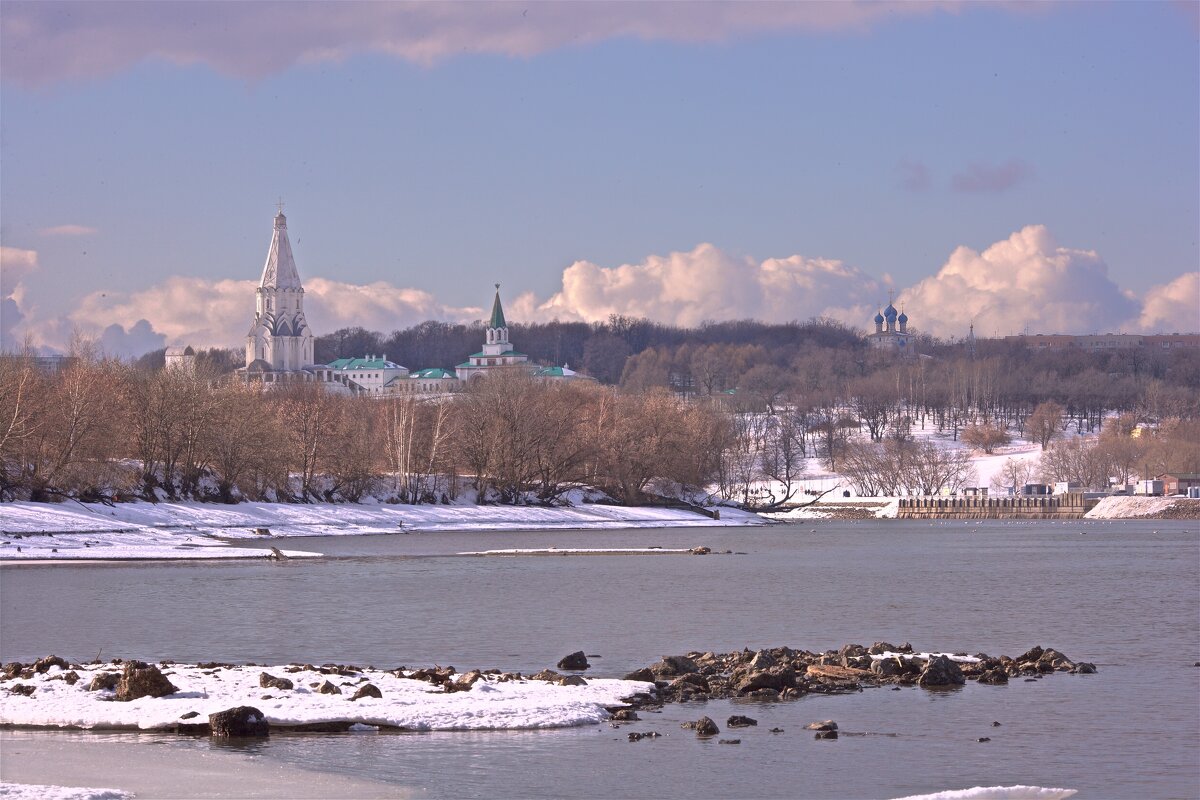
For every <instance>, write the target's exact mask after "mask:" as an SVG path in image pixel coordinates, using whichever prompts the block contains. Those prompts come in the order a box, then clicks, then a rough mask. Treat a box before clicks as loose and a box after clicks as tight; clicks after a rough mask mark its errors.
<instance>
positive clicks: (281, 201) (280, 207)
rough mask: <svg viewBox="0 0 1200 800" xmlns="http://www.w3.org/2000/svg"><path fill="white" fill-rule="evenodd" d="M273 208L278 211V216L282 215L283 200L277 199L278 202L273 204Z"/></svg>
mask: <svg viewBox="0 0 1200 800" xmlns="http://www.w3.org/2000/svg"><path fill="white" fill-rule="evenodd" d="M275 207H276V208H278V209H279V213H280V214H282V213H283V198H282V197H280V198H279V202H278V203H276V204H275Z"/></svg>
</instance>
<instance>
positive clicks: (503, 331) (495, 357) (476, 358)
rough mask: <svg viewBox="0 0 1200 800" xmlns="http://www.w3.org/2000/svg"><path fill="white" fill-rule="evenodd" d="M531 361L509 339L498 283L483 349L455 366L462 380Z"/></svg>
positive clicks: (455, 370) (485, 331)
mask: <svg viewBox="0 0 1200 800" xmlns="http://www.w3.org/2000/svg"><path fill="white" fill-rule="evenodd" d="M528 361H529V356H527V355H525V354H524V353H518V352H517V351H516V350H515V349H514V348H513V346H512V343H511V342H509V341H508V323H507V322H505V321H504V307H503V306H502V305H501V304H500V284H498V283H497V284H496V298H495V299H494V300H493V301H492V316H491V317H490V318H489V319H488V323H487V328H486V329H485V330H484V342H483V349H482V350H480V351H479V352H478V353H472V354H471V355H470V356H468V357H467V360H466V361H464V362H463V363H461V364H459V365H458V366H457V367H455V368H454V372H455V374H456V375H458V379H459V380H461V381H469V380H471V379H472V378H477V377H480V376H482V375H486V374H488V372H491V371H494V370H496V369H499V368H503V367H515V366H518V365H520V364H525V363H527V362H528Z"/></svg>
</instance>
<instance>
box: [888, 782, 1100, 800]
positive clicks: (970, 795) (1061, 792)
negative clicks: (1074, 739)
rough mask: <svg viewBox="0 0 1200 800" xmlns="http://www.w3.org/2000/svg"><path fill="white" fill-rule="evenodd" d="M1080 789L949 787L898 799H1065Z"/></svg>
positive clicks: (1019, 786) (1018, 786)
mask: <svg viewBox="0 0 1200 800" xmlns="http://www.w3.org/2000/svg"><path fill="white" fill-rule="evenodd" d="M1077 792H1078V789H1053V788H1049V787H1045V786H1022V785H1017V786H973V787H971V788H970V789H948V790H946V791H944V792H934V793H933V794H914V795H909V796H908V797H901V798H898V800H1064V798H1067V797H1071V796H1072V795H1074V794H1076V793H1077Z"/></svg>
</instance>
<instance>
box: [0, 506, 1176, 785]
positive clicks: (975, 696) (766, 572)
mask: <svg viewBox="0 0 1200 800" xmlns="http://www.w3.org/2000/svg"><path fill="white" fill-rule="evenodd" d="M697 545H706V546H708V547H711V548H712V549H713V550H714V551H724V550H731V551H734V554H732V555H711V556H703V557H701V556H680V555H657V556H615V555H614V556H578V557H574V556H572V557H558V556H555V557H536V556H524V557H467V556H459V555H457V554H458V553H461V552H464V551H477V550H486V549H501V548H549V547H557V548H572V547H581V548H595V547H604V548H622V547H652V546H661V547H663V548H682V547H694V546H697ZM287 547H288V548H289V549H310V550H315V551H318V552H322V553H325V554H327V555H328V556H329V558H327V559H320V560H315V559H314V560H293V561H289V562H284V563H269V562H257V561H256V562H252V563H251V562H247V563H188V564H183V563H120V564H113V563H110V564H90V565H61V566H49V565H46V566H25V565H23V566H20V567H6V568H3V570H0V660H3V661H9V660H24V661H28V660H32V659H33V658H36V657H39V656H44V655H47V654H49V653H55V654H58V655H61V656H64V657H67V658H70V659H74V660H90V659H91V658H93V657H95V656H96V654H97V653H101V655H102V657H103V658H106V659H107V658H110V657H113V656H123V657H137V658H142V659H146V660H157V659H174V660H177V661H210V660H217V661H234V662H248V661H254V662H260V663H284V662H289V661H300V662H311V663H322V662H328V661H335V662H341V663H355V664H360V665H368V664H370V665H374V666H377V667H388V668H391V667H395V666H399V665H407V666H421V665H429V664H435V663H436V664H440V665H447V664H452V665H454V666H456V667H458V668H459V669H461V670H466V669H470V668H475V667H479V668H489V667H497V668H500V669H505V670H520V671H523V672H532V671H537V670H539V669H542V668H544V667H548V666H550V667H552V666H553V665H554V663H555V662H556V661H557V660H558V659H559V658H560V657H562V656H563V655H565V654H567V653H569V652H572V651H575V650H580V649H582V650H584V651H586V652H587V653H588V654H589V655H591V654H594V655H595V656H597V657H595V658H590V660H591V662H592V664H593V668H592V669H591V670H590V671H589V673H588V674H591V675H597V676H601V677H619V676H620V675H622V674H624V673H625V672H627V671H630V670H632V669H635V668H637V667H640V666H645V665H647V664H650V663H652V662H653V661H655V660H657V659H658V657H659V656H661V655H664V654H676V653H683V652H686V651H688V650H715V651H719V652H720V651H730V650H738V649H741V648H743V647H749V648H751V649H757V648H760V647H771V646H778V645H788V646H791V647H795V648H801V649H808V650H825V649H829V648H836V647H838V646H840V645H842V644H845V643H848V642H858V643H862V644H867V645H869V644H871V643H872V642H874V641H890V642H895V643H900V642H903V641H909V642H911V643H912V644H913V645H914V646H916V647H917V648H918V649H933V650H954V651H968V652H972V653H973V652H978V651H984V652H987V653H991V654H993V655H998V654H1001V653H1004V654H1008V655H1018V654H1019V653H1021V652H1023V651H1025V650H1027V649H1028V648H1030V647H1032V646H1034V645H1042V646H1044V647H1050V646H1052V647H1055V648H1057V649H1059V650H1061V651H1063V652H1065V653H1066V654H1067V655H1068V656H1070V657H1071V658H1073V659H1075V660H1077V661H1079V660H1083V661H1092V662H1095V663H1096V664H1097V666H1098V667H1099V672H1098V673H1097V674H1096V675H1066V674H1058V675H1054V676H1052V677H1049V678H1045V679H1042V680H1038V681H1036V682H1024V681H1020V680H1017V681H1014V682H1013V683H1011V684H1010V685H1008V686H1006V687H992V686H979V685H975V684H969V685H967V686H965V687H963V688H961V689H959V690H952V691H948V692H929V691H925V690H920V689H916V688H906V689H904V690H902V691H890V690H888V689H872V690H867V691H864V692H862V693H860V694H855V695H850V696H834V697H810V698H804V699H802V700H799V701H794V702H787V703H776V704H761V703H747V702H737V701H713V702H709V703H706V704H685V705H671V706H668V707H667V708H665V709H664V710H663V712H662V713H643V714H642V717H643V721H642V722H639V723H635V724H633V725H630V726H625V727H622V728H621V729H614V728H612V727H610V726H608V725H604V726H589V727H583V728H574V729H568V730H553V731H501V732H492V733H424V734H400V735H374V734H349V735H336V736H335V735H308V736H279V737H273V738H271V739H269V740H267V741H265V742H261V743H256V744H254V745H250V746H249V749H248V750H246V751H245V752H246V754H247V756H248V757H253V758H254V759H256V760H262V759H266V760H268V761H271V762H275V763H279V764H285V765H290V766H296V767H302V768H305V769H310V770H318V771H321V772H324V773H328V774H344V775H353V776H355V777H357V778H363V779H367V780H371V781H376V782H380V783H384V784H390V785H394V786H396V787H397V788H398V789H399V788H401V787H404V788H409V789H415V790H416V792H417V794H418V795H425V796H430V797H561V796H566V795H570V796H573V797H580V798H585V797H597V798H599V797H604V798H611V797H658V798H670V797H680V798H683V797H686V798H696V797H883V798H886V797H897V796H902V795H904V794H912V793H918V792H931V791H937V790H944V789H953V788H966V787H970V786H976V785H1007V784H1017V783H1023V784H1035V785H1041V786H1065V787H1070V788H1075V789H1079V790H1080V793H1079V795H1078V797H1080V798H1097V797H1197V796H1200V748H1198V745H1197V742H1198V737H1200V714H1198V705H1200V668H1197V667H1196V666H1194V664H1196V662H1198V661H1200V531H1198V530H1197V526H1196V524H1195V523H1194V522H1167V521H1153V522H1144V521H1136V522H1135V521H1114V522H1084V521H1072V522H1030V523H1013V522H990V521H970V522H966V523H963V522H936V523H932V524H931V523H929V522H896V521H888V522H854V523H850V522H846V523H837V522H820V523H804V524H799V525H779V526H771V527H767V528H741V529H737V528H707V529H674V530H634V531H604V532H568V531H554V532H545V531H542V532H503V533H500V532H497V533H480V532H471V533H432V534H411V535H398V534H397V535H386V536H370V537H331V538H311V539H289V540H288V542H287ZM733 713H739V714H747V715H749V716H751V717H754V718H756V719H758V720H759V725H758V726H757V727H755V728H749V729H742V730H734V731H730V730H724V728H725V725H724V724H723V723H724V720H725V718H726V717H727V716H729V715H730V714H733ZM701 715H707V716H709V717H712V718H713V719H715V720H717V721H718V724H720V725H721V727H722V729H723V732H722V737H721V738H726V739H729V738H737V739H740V740H741V743H740V744H737V745H731V744H720V743H719V742H718V741H715V740H710V741H698V740H697V739H696V738H695V737H694V735H692V734H691V733H690V732H688V731H683V730H681V729H680V727H679V724H680V722H682V721H686V720H693V719H696V718H698V717H699V716H701ZM827 718H832V719H835V720H837V721H838V723H839V725H840V727H841V729H842V730H843V731H844V732H849V733H851V734H863V735H843V736H842V737H841V738H840V739H838V740H837V741H817V740H814V739H813V738H812V735H811V734H810V733H808V732H805V731H802V730H801V728H802V726H803V725H804V724H805V723H807V722H811V721H813V720H818V719H827ZM993 721H997V722H1000V723H1001V725H1000V726H993V725H992V723H993ZM772 727H778V728H782V729H784V732H782V733H771V732H770V731H769V729H770V728H772ZM629 731H658V732H660V733H662V734H664V735H663V737H661V738H658V739H653V740H643V741H641V742H637V743H630V742H628V741H627V740H626V733H628V732H629ZM44 735H46V736H52V735H54V734H44ZM980 737H988V738H990V741H988V742H979V741H978V739H979V738H980ZM132 739H133V740H140V741H147V742H149V741H154V742H155V743H156V744H164V745H165V746H167V747H172V748H191V749H204V748H213V747H216V745H214V744H212V743H210V742H208V741H207V740H200V741H194V740H191V741H176V740H173V739H164V737H157V736H150V735H142V736H141V737H140V739H139V737H136V736H135V737H132ZM124 740H125V741H129V740H130V737H125V739H124Z"/></svg>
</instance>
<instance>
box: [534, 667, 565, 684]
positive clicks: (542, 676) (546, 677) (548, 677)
mask: <svg viewBox="0 0 1200 800" xmlns="http://www.w3.org/2000/svg"><path fill="white" fill-rule="evenodd" d="M561 677H562V675H559V674H558V673H557V672H555V671H554V670H552V669H544V670H542V671H541V672H538V673H536V674H534V675H530V676H529V679H530V680H531V681H549V682H550V683H558V679H559V678H561Z"/></svg>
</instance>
